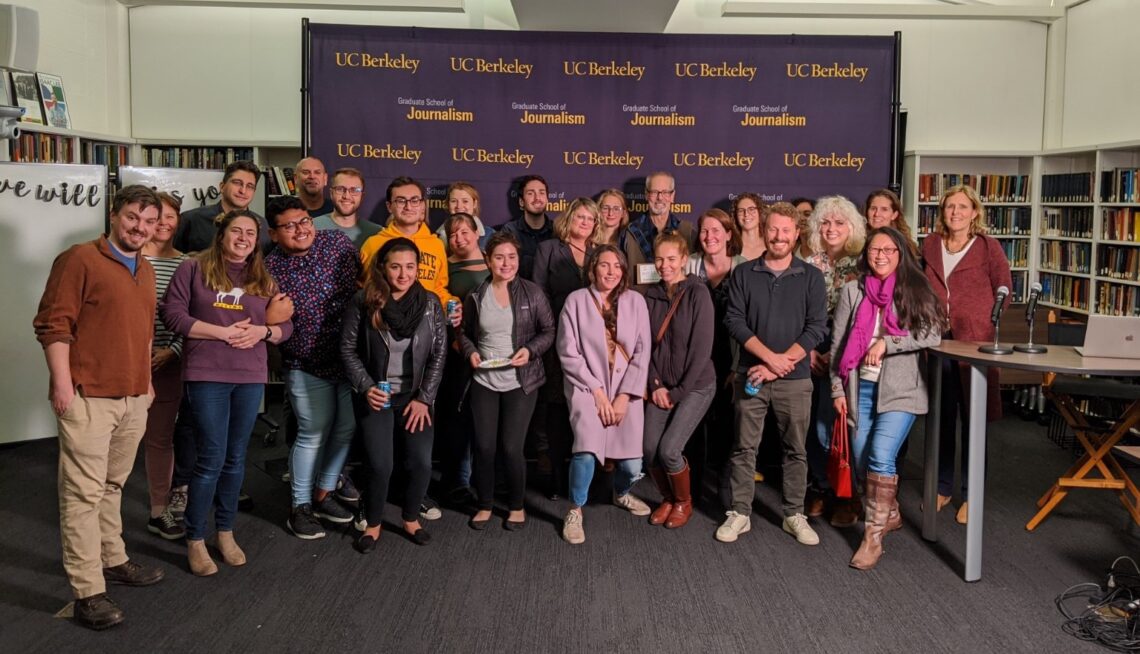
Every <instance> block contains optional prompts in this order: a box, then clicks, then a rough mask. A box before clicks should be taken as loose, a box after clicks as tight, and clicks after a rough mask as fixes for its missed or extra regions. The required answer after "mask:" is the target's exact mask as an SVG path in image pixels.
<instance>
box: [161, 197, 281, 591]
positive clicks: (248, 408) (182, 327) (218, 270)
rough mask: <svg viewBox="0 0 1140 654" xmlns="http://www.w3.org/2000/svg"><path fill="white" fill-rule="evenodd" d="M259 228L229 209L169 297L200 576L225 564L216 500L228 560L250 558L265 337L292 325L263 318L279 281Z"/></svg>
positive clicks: (192, 556)
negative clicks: (245, 499) (252, 445)
mask: <svg viewBox="0 0 1140 654" xmlns="http://www.w3.org/2000/svg"><path fill="white" fill-rule="evenodd" d="M260 231H261V226H260V223H259V222H258V220H257V217H256V216H255V215H254V214H252V213H251V212H249V211H246V210H244V209H242V210H237V211H231V212H229V213H227V214H226V215H225V216H224V217H223V218H222V220H221V222H220V223H219V224H218V227H217V233H216V234H215V235H214V240H213V242H212V243H211V244H210V247H209V248H207V249H206V250H204V251H202V252H201V253H200V254H198V256H196V257H194V258H191V259H187V260H186V261H184V262H183V263H182V264H181V265H180V266H179V267H178V270H176V271H175V272H174V277H173V278H172V279H171V280H170V286H169V287H168V288H167V291H166V298H165V299H164V301H163V303H162V319H163V321H164V322H165V323H166V326H167V327H169V328H170V330H171V331H173V332H175V333H177V334H181V335H182V336H183V338H184V343H183V348H182V362H183V363H182V380H183V382H184V383H185V385H186V388H185V392H186V395H187V397H188V398H189V400H190V407H191V411H192V412H193V416H194V423H195V427H196V431H195V440H196V445H197V449H198V458H197V461H195V463H194V476H193V478H192V479H191V481H190V492H189V500H188V502H187V505H186V544H187V554H188V558H189V561H190V571H191V572H193V573H194V574H196V575H198V576H207V575H212V574H214V573H216V572H217V571H218V566H217V564H215V563H214V561H213V559H211V558H210V554H209V553H208V552H207V551H206V544H205V541H204V538H205V536H206V521H207V519H208V517H209V513H210V506H211V505H214V506H215V507H216V509H215V511H214V524H215V526H216V527H217V546H218V549H219V550H221V553H222V559H223V560H224V561H225V562H226V563H228V564H229V565H232V566H239V565H244V564H245V562H246V557H245V553H244V552H242V550H241V548H240V547H238V545H237V543H236V542H235V541H234V533H233V528H234V525H233V523H234V514H235V513H237V503H238V492H239V491H240V490H241V484H242V480H243V478H244V477H245V451H246V446H247V445H248V444H249V436H250V433H251V432H252V431H253V423H254V421H256V420H257V410H258V408H259V406H260V405H261V396H262V393H263V392H264V390H265V383H266V381H268V372H267V370H268V369H267V366H266V352H265V349H266V348H265V342H266V341H268V342H270V343H280V342H281V341H284V340H285V339H287V338H289V335H290V334H291V333H292V331H293V325H292V323H290V322H289V321H285V322H283V323H280V324H276V325H272V326H267V325H266V324H265V322H266V320H265V309H266V307H267V306H268V304H269V301H270V299H271V298H272V297H273V296H274V294H275V293H276V292H277V285H276V284H275V283H274V281H273V278H272V277H271V276H270V275H269V272H268V271H267V270H266V269H265V262H264V260H263V258H262V254H261V250H260V248H258V246H257V244H258V238H259V237H260V236H261V234H260ZM215 498H216V499H215Z"/></svg>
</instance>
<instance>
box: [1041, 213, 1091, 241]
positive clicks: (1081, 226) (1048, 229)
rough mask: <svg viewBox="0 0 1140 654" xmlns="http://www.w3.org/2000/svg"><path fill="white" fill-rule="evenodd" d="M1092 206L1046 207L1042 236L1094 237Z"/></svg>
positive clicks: (1042, 222)
mask: <svg viewBox="0 0 1140 654" xmlns="http://www.w3.org/2000/svg"><path fill="white" fill-rule="evenodd" d="M1092 235H1093V210H1092V207H1044V208H1043V209H1042V211H1041V236H1047V237H1048V236H1053V237H1056V236H1061V237H1069V238H1092Z"/></svg>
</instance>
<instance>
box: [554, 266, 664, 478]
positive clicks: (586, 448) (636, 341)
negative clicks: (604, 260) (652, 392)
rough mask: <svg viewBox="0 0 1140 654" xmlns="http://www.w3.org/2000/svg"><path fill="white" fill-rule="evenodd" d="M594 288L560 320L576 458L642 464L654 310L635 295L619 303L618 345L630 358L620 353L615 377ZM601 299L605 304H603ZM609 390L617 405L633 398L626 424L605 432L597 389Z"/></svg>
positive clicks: (574, 296)
mask: <svg viewBox="0 0 1140 654" xmlns="http://www.w3.org/2000/svg"><path fill="white" fill-rule="evenodd" d="M592 293H593V294H594V297H598V296H597V294H596V291H594V289H593V287H592V286H591V287H589V288H582V289H578V290H577V291H574V292H573V293H571V294H570V295H569V296H568V297H567V298H566V304H565V306H564V307H563V308H562V315H561V316H560V317H559V320H558V358H559V360H560V361H561V362H562V373H563V384H564V390H565V393H566V403H567V404H568V405H569V407H570V425H571V427H572V428H573V430H574V448H573V451H574V453H575V454H577V453H578V452H589V453H590V454H593V455H594V456H595V457H596V458H597V459H598V461H605V460H606V459H639V458H641V453H642V440H643V434H642V431H643V426H644V423H645V407H644V401H643V399H642V398H643V397H644V395H645V384H646V379H647V377H648V374H649V349H650V342H651V339H652V336H651V335H650V333H649V310H648V309H647V308H646V306H645V298H643V297H642V296H641V294H640V293H636V292H634V291H633V290H632V289H631V290H628V291H626V292H624V293H622V294H621V297H619V298H618V304H617V312H618V328H617V340H618V342H619V343H621V344H622V345H623V346H624V347H625V350H626V352H629V355H630V357H631V358H632V360H631V361H627V360H626V358H625V357H624V356H623V355H622V354H621V350H620V349H619V350H618V351H617V352H616V353H615V355H614V369H613V373H610V372H609V359H608V357H607V355H606V336H605V325H604V323H603V322H602V314H601V313H599V312H598V308H597V306H595V305H594V300H593V299H591V297H590V294H592ZM600 301H601V300H600V298H599V302H600ZM596 388H603V389H605V392H606V396H607V397H609V398H610V399H611V400H612V399H613V398H614V397H616V396H617V395H618V394H619V393H627V394H629V409H628V410H627V411H626V414H625V418H624V419H622V421H621V424H619V425H616V426H613V427H603V426H602V421H601V419H600V418H599V417H598V410H597V407H596V406H595V404H594V394H593V393H594V389H596Z"/></svg>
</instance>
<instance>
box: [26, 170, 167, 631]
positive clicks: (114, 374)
mask: <svg viewBox="0 0 1140 654" xmlns="http://www.w3.org/2000/svg"><path fill="white" fill-rule="evenodd" d="M160 209H161V205H160V204H159V200H158V196H157V195H155V193H154V191H152V190H150V189H149V188H146V187H145V186H141V185H137V184H136V185H133V186H128V187H126V188H124V189H122V190H120V191H119V192H118V193H116V194H115V199H114V200H113V202H112V205H111V221H110V222H111V230H110V233H109V234H108V235H107V236H100V237H99V238H98V239H96V240H94V241H89V242H87V243H81V244H79V245H75V246H72V247H71V248H69V249H68V250H67V251H65V252H64V253H63V254H60V255H59V256H58V257H56V260H55V263H53V264H52V268H51V275H50V276H49V277H48V280H47V284H46V285H45V288H44V294H43V297H42V298H41V299H40V307H39V312H38V313H36V317H35V320H34V321H33V325H34V327H35V330H36V339H37V340H38V341H39V342H40V345H42V346H43V348H44V356H45V357H46V358H47V365H48V373H49V375H50V388H49V392H48V398H49V399H50V400H51V408H52V410H53V411H54V412H55V415H56V416H57V421H58V422H57V424H58V428H59V527H60V529H59V531H60V539H61V540H62V541H63V567H64V569H65V570H66V571H67V577H68V580H69V581H70V583H71V591H72V593H73V594H74V595H75V599H76V601H75V620H76V621H77V622H79V623H80V624H82V625H83V626H85V627H89V628H91V629H106V628H108V627H113V626H115V625H117V624H119V623H120V622H122V621H123V619H124V618H123V611H122V609H120V608H119V607H118V606H117V605H116V604H115V603H114V602H113V601H111V599H110V598H108V597H107V592H106V591H107V583H108V582H110V583H113V584H123V585H127V586H147V585H150V584H153V583H157V582H158V581H160V580H161V579H162V577H163V571H162V569H161V568H154V567H148V566H144V565H140V564H138V563H135V562H134V561H132V560H130V558H128V557H127V550H126V545H125V544H124V543H123V535H122V534H123V518H122V513H121V506H122V499H123V485H124V484H125V483H126V481H127V476H128V475H130V473H131V468H132V467H134V462H135V452H136V451H137V450H138V445H139V441H140V440H142V437H143V433H144V432H145V431H146V417H147V409H148V408H149V407H150V403H151V401H152V400H153V399H154V390H153V388H152V387H151V383H150V381H151V379H150V354H151V353H150V346H151V340H152V338H153V335H154V334H153V329H154V310H155V304H156V300H155V290H154V268H152V267H151V265H150V262H148V261H147V260H146V258H145V257H143V256H142V255H141V253H140V250H142V247H143V245H144V244H146V242H147V241H149V240H150V238H151V236H153V235H154V230H155V227H156V226H157V225H158V213H159V210H160Z"/></svg>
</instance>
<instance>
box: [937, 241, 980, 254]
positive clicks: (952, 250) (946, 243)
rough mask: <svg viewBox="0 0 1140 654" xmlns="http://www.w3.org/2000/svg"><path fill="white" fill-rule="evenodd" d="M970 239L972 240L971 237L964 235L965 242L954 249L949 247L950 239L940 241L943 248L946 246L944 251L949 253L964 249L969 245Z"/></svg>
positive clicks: (956, 252)
mask: <svg viewBox="0 0 1140 654" xmlns="http://www.w3.org/2000/svg"><path fill="white" fill-rule="evenodd" d="M972 240H973V239H972V238H970V237H966V242H965V243H963V244H962V247H960V248H958V249H956V250H954V249H951V247H950V241H943V242H942V246H943V247H945V248H946V251H947V252H949V253H950V254H958V253H959V252H961V251H962V250H965V249H966V246H968V245H970V241H972Z"/></svg>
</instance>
